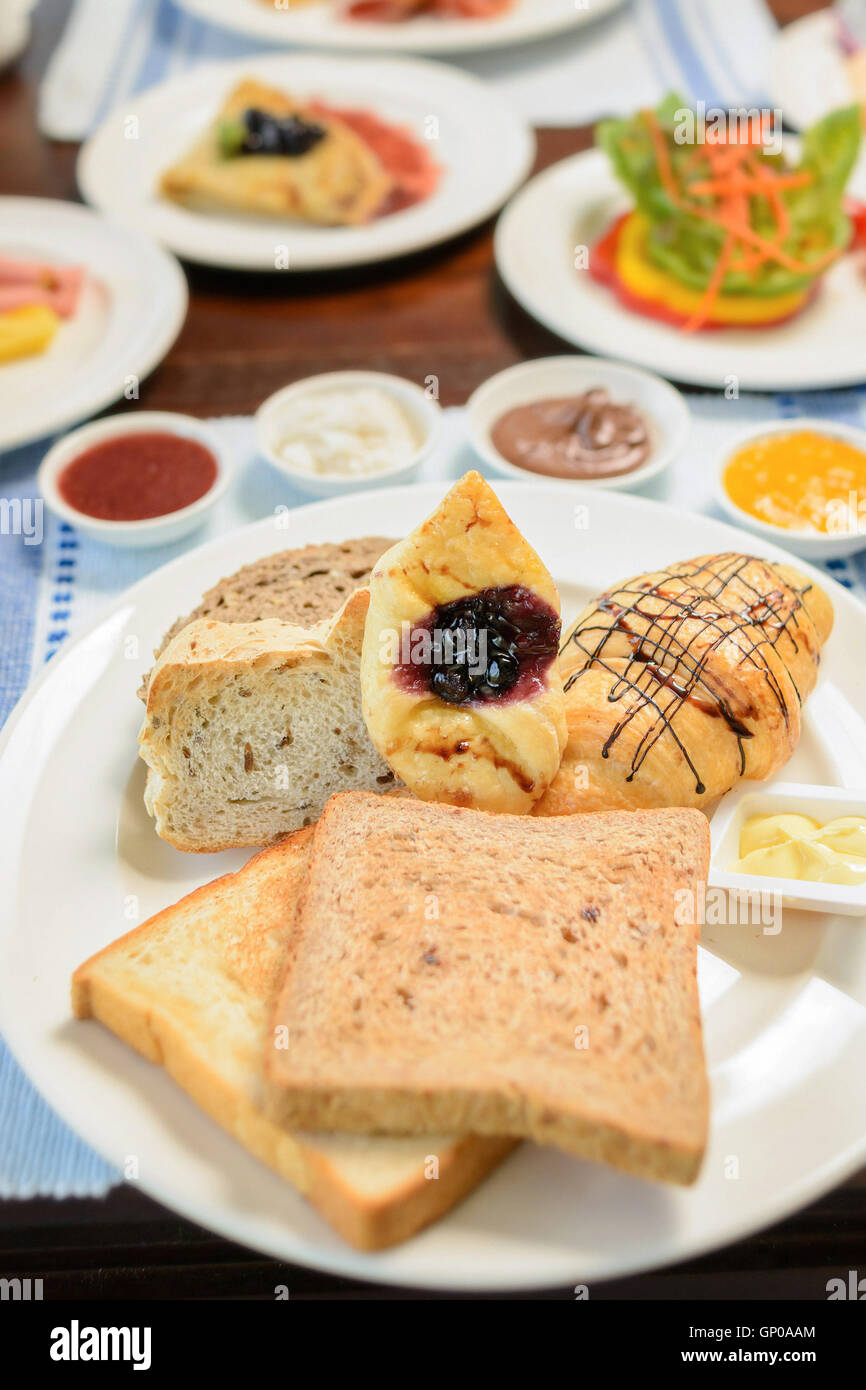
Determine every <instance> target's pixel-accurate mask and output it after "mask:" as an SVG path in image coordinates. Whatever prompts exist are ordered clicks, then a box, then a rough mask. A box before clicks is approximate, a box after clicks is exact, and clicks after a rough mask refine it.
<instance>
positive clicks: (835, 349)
mask: <svg viewBox="0 0 866 1390" xmlns="http://www.w3.org/2000/svg"><path fill="white" fill-rule="evenodd" d="M630 206H631V203H630V199H629V197H628V194H627V193H626V192H625V190H624V189H623V188H622V186H621V185H620V183H619V182H618V181H617V179H616V177H615V176H614V174H613V171H612V170H611V167H610V163H609V161H608V159H607V156H606V155H605V154H604V152H603V151H602V150H587V151H585V153H583V154H579V155H575V156H573V157H572V158H571V159H565V160H563V161H562V162H561V163H559V164H554V165H553V166H552V168H550V169H546V170H545V171H544V172H543V173H541V174H539V175H538V176H537V177H536V178H534V179H532V181H531V182H530V183H528V184H527V185H526V187H525V188H523V189H521V191H520V193H518V194H517V196H516V197H515V198H514V199H513V201H512V202H511V203H510V204H509V206H508V207H507V208H506V209H505V212H504V213H503V214H502V217H501V218H500V219H499V225H498V226H497V229H496V262H497V265H498V267H499V273H500V275H501V276H502V278H503V280H504V281H505V284H506V285H507V287H508V289H509V290H510V291H511V293H512V295H513V296H514V298H515V299H516V300H518V301H519V303H520V304H522V305H523V307H524V309H526V310H527V311H528V313H530V314H532V315H533V316H534V317H535V318H536V319H538V321H539V322H540V323H542V324H544V326H545V327H546V328H549V329H550V330H551V332H553V333H558V334H559V336H560V337H561V338H564V339H565V341H566V342H569V343H574V344H575V345H576V346H577V347H582V348H585V349H586V350H587V351H588V352H594V353H597V354H598V355H599V356H600V357H604V356H611V357H620V358H624V359H625V360H627V361H629V362H634V363H635V365H636V366H639V367H647V368H649V369H650V370H651V371H654V372H661V373H662V375H663V376H667V377H670V378H671V379H672V380H673V381H684V382H691V383H694V384H696V385H699V386H712V387H722V388H724V387H726V386H728V385H729V384H732V383H736V384H737V385H738V386H739V388H740V389H742V390H746V391H795V390H800V391H803V390H811V389H821V388H824V387H831V386H851V385H855V384H857V383H859V382H862V381H866V333H864V331H863V324H864V322H866V281H864V278H863V274H862V270H861V269H860V258H859V257H858V256H855V255H849V256H844V257H843V258H842V260H841V261H840V262H839V263H838V264H837V265H835V266H834V267H833V268H832V270H830V271H829V272H828V274H827V275H825V276H824V278H823V284H822V286H821V291H820V293H819V294H818V296H817V297H816V299H815V302H814V303H813V304H811V305H810V306H809V307H808V308H807V309H805V310H804V311H803V312H802V313H801V314H799V315H798V316H797V317H796V318H794V319H792V320H791V322H790V323H784V324H779V325H778V326H777V327H775V328H767V329H757V328H752V329H734V328H730V329H728V328H726V329H717V330H714V331H712V332H707V333H691V334H684V333H682V332H681V331H680V330H679V329H677V328H673V327H670V326H668V325H667V324H663V323H658V322H657V321H655V320H653V319H650V318H646V317H644V316H643V315H641V314H634V313H631V312H630V311H629V310H628V309H625V308H623V307H622V305H621V304H620V303H619V302H618V300H617V299H616V297H615V295H614V294H613V292H612V290H610V289H608V288H607V287H606V286H605V285H600V284H598V283H597V281H595V280H593V278H592V276H591V275H590V273H589V271H588V270H575V269H574V256H575V249H576V248H577V247H588V248H591V247H592V245H593V243H594V242H595V241H597V240H598V238H599V236H600V235H601V234H602V233H603V232H604V230H605V228H606V227H608V226H609V225H610V223H611V222H612V220H613V219H614V218H615V217H616V216H618V215H619V214H620V213H622V212H624V211H626V210H627V209H628V208H629V207H630Z"/></svg>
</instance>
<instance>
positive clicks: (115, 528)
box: [37, 410, 231, 549]
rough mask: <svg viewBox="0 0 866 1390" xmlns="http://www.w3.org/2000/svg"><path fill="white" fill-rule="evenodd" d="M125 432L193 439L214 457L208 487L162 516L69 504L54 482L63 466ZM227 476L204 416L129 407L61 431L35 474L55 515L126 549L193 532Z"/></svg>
mask: <svg viewBox="0 0 866 1390" xmlns="http://www.w3.org/2000/svg"><path fill="white" fill-rule="evenodd" d="M125 434H175V435H179V436H180V437H181V438H183V439H194V440H195V441H196V443H197V444H201V445H203V446H204V448H205V449H208V450H209V451H210V452H211V453H212V454H213V456H214V458H215V459H216V465H217V475H216V478H215V479H214V481H213V483H212V484H211V486H210V487H209V488H208V490H207V492H206V493H204V495H203V496H202V497H199V498H198V499H197V500H196V501H195V502H191V503H190V505H189V506H188V507H181V508H179V510H178V511H175V512H166V513H165V515H164V516H153V517H146V518H144V519H143V520H142V521H105V520H103V519H102V518H100V517H95V516H88V515H87V513H86V512H80V511H78V509H77V508H76V507H71V506H70V505H69V503H68V502H67V501H65V499H64V498H63V497H62V496H61V494H60V489H59V487H58V479H59V477H60V474H61V473H62V472H63V470H64V468H66V467H67V465H68V464H70V463H72V461H73V460H74V459H76V458H79V457H80V455H81V454H83V453H85V452H86V451H87V450H88V449H91V448H93V446H94V445H95V444H102V443H104V442H105V441H106V440H107V439H118V438H122V436H123V435H125ZM230 480H231V470H230V467H229V462H228V459H227V457H226V452H225V449H224V447H223V445H222V443H221V442H220V440H219V438H218V437H217V436H216V435H215V434H214V433H213V432H212V431H211V430H210V429H209V428H208V426H207V425H206V424H205V423H204V422H203V421H201V420H196V419H195V418H194V416H192V415H176V414H175V413H174V412H173V411H170V410H133V411H130V412H129V413H128V414H126V415H109V416H107V418H106V419H104V420H94V421H93V422H92V423H91V424H89V425H82V426H81V427H80V429H77V430H73V431H72V433H71V434H67V435H64V436H63V438H62V439H59V440H58V441H57V443H56V444H54V445H53V446H52V448H51V449H49V451H48V453H47V454H46V455H45V457H44V459H43V460H42V463H41V464H40V467H39V472H38V474H37V483H38V486H39V491H40V492H41V493H42V496H43V498H44V499H45V505H46V506H47V507H48V508H49V509H50V510H51V511H52V512H54V513H55V515H56V516H59V517H62V519H63V520H64V521H68V522H69V523H70V525H72V526H74V527H75V528H76V529H77V530H79V531H83V532H84V534H85V535H87V536H92V537H93V539H94V540H97V541H104V542H105V543H106V544H107V545H117V546H122V547H124V548H130V549H138V548H143V547H145V546H151V545H167V544H168V543H169V542H171V541H176V540H179V539H180V538H181V536H186V535H188V533H189V532H190V531H194V530H195V528H196V527H197V526H200V525H201V524H202V522H203V521H204V520H205V519H206V517H207V514H208V512H209V511H210V509H211V508H212V507H213V505H214V503H215V502H216V501H218V499H219V498H220V497H221V496H222V494H223V493H224V492H225V490H226V488H227V487H228V485H229V482H230Z"/></svg>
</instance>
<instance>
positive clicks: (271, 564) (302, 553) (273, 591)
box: [138, 536, 394, 700]
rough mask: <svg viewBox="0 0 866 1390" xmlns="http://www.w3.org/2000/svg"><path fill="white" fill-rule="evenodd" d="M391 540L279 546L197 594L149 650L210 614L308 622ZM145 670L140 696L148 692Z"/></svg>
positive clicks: (328, 612)
mask: <svg viewBox="0 0 866 1390" xmlns="http://www.w3.org/2000/svg"><path fill="white" fill-rule="evenodd" d="M393 544H394V542H393V541H389V540H386V539H385V538H384V537H383V536H362V537H360V538H359V539H358V540H351V541H341V542H340V543H339V544H336V545H335V544H332V543H331V542H329V541H324V542H322V543H321V544H319V545H305V546H302V547H301V548H300V549H299V550H280V551H278V552H277V554H276V555H266V556H265V558H264V559H263V560H256V561H254V563H253V564H251V565H243V566H242V567H241V569H239V570H236V571H235V573H234V574H230V575H228V576H227V577H226V578H225V579H221V580H220V582H219V583H218V584H215V585H214V586H213V588H212V589H208V591H207V593H206V594H203V595H202V600H201V603H199V604H198V606H197V607H196V608H194V609H193V610H192V612H191V613H187V614H186V616H185V617H182V618H178V619H177V620H176V621H175V622H174V623H172V625H171V627H170V628H169V630H168V632H167V633H166V634H165V636H164V637H163V639H162V641H161V642H160V644H159V646H158V647H157V648H156V650H155V652H154V658H155V659H157V658H159V657H160V656H161V655H162V653H163V652H164V651H165V649H166V647H167V646H168V644H169V642H171V641H173V640H174V638H175V637H176V636H177V634H178V633H179V632H182V631H183V629H184V628H185V627H188V625H189V624H190V623H194V622H197V621H198V619H199V618H212V619H213V620H214V621H215V622H220V623H260V622H262V621H263V620H264V619H267V618H275V619H279V620H280V621H281V622H284V623H296V624H297V625H298V627H312V626H313V625H314V624H315V623H320V622H322V621H323V620H324V619H326V618H332V617H333V616H334V614H335V613H336V612H337V611H338V610H339V609H340V608H341V607H342V605H343V604H344V603H345V602H346V599H347V598H348V596H349V594H351V593H352V591H353V589H360V588H363V587H364V585H365V584H366V583H367V580H368V579H369V578H370V572H371V570H372V568H373V566H374V565H375V563H376V561H377V560H378V559H379V557H380V556H381V555H384V553H385V551H386V550H387V549H388V548H389V546H392V545H393ZM148 679H149V676H145V677H144V681H143V684H142V687H141V689H140V690H139V692H138V693H139V696H140V697H141V699H142V700H144V699H145V697H146V695H147V682H148Z"/></svg>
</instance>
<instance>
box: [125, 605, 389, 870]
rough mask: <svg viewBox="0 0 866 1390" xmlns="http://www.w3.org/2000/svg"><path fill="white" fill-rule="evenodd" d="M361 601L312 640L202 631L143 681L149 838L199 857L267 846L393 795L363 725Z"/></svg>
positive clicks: (193, 627)
mask: <svg viewBox="0 0 866 1390" xmlns="http://www.w3.org/2000/svg"><path fill="white" fill-rule="evenodd" d="M368 603H369V594H368V591H367V590H366V589H358V590H357V591H356V592H355V593H353V594H351V595H350V596H349V598H348V599H347V600H346V602H345V604H344V605H343V607H342V609H341V610H340V612H339V613H338V614H337V615H336V617H334V618H333V619H332V620H331V621H330V622H324V623H320V624H318V625H317V626H315V627H312V628H309V629H307V628H301V627H295V626H294V625H292V624H290V623H282V622H278V621H272V620H271V621H268V620H265V621H263V622H259V623H217V622H211V621H209V620H208V619H200V620H199V621H197V622H194V623H191V624H190V625H189V626H188V627H185V628H184V629H183V631H182V632H180V633H179V634H178V636H177V637H176V638H175V639H174V640H173V641H172V642H171V643H170V644H169V646H168V647H167V648H166V650H165V651H164V652H163V654H162V656H161V657H160V659H159V661H158V662H157V663H156V665H155V667H154V669H153V672H152V674H151V678H150V683H149V686H148V692H147V702H146V706H145V717H144V723H143V725H142V728H141V732H140V734H139V752H140V755H141V757H142V758H143V759H144V761H145V762H146V763H147V765H148V768H149V769H150V772H149V775H148V780H147V789H146V793H145V804H146V806H147V809H148V811H149V812H150V814H151V815H152V816H153V817H154V819H155V821H156V829H157V833H158V834H159V835H161V836H162V838H163V839H164V840H168V841H169V843H170V844H173V845H174V846H175V847H176V848H177V849H182V850H188V851H193V852H196V853H209V852H211V851H214V850H223V849H231V848H242V847H246V846H261V845H268V844H272V843H273V842H274V841H275V840H277V839H279V838H281V837H282V836H283V835H287V834H289V833H291V832H292V831H294V830H299V829H300V828H301V827H302V826H304V825H309V824H311V823H312V822H313V821H314V820H316V819H317V817H318V816H319V814H320V812H321V810H322V807H323V806H324V804H325V802H326V801H327V799H328V797H329V796H330V795H331V794H332V793H333V792H336V791H346V790H350V789H357V788H364V789H369V790H379V791H385V790H387V789H388V788H389V787H393V786H394V784H395V778H394V775H393V773H392V772H391V770H390V769H389V767H388V765H387V764H386V763H385V762H384V761H383V760H382V759H381V758H380V757H379V755H378V753H377V752H376V750H375V749H374V747H373V745H372V743H371V742H370V738H369V735H368V733H367V729H366V726H365V724H364V719H363V715H362V713H361V690H360V677H359V669H360V659H361V644H362V642H363V635H364V622H365V618H366V614H367V605H368Z"/></svg>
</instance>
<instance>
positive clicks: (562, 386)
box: [467, 355, 691, 491]
mask: <svg viewBox="0 0 866 1390" xmlns="http://www.w3.org/2000/svg"><path fill="white" fill-rule="evenodd" d="M594 386H602V387H604V388H605V389H606V390H607V391H609V392H610V395H611V398H612V399H613V400H614V401H615V402H617V404H623V405H625V404H628V405H633V406H635V407H636V409H638V410H640V411H641V412H642V414H643V415H644V416H645V418H646V421H647V426H648V430H649V436H650V456H649V458H648V459H647V461H646V463H642V464H641V466H640V467H639V468H635V469H633V470H632V471H631V472H630V473H621V474H619V476H618V477H613V478H598V479H594V478H572V479H568V478H553V477H549V476H548V475H547V474H545V473H535V472H533V471H532V470H531V469H528V468H520V467H519V466H518V465H517V464H515V463H511V461H510V460H509V459H506V458H503V456H502V454H500V452H499V450H498V449H497V448H496V447H495V446H494V443H493V439H492V431H493V428H494V426H495V424H496V422H497V420H499V419H501V417H502V416H503V415H504V414H505V413H506V411H508V410H513V409H514V408H515V407H516V406H520V405H530V404H531V403H532V402H533V401H540V400H544V399H545V397H556V396H576V395H578V394H580V393H581V392H583V391H588V390H590V389H591V388H592V387H594ZM467 411H468V416H469V439H470V442H471V444H472V447H473V449H474V450H475V452H476V454H478V456H479V457H480V458H482V459H483V460H484V462H485V463H488V464H489V465H490V466H491V468H495V469H496V470H497V472H499V473H507V474H508V475H509V477H512V478H520V479H521V480H522V481H523V482H524V483H525V482H527V481H528V480H530V479H531V480H533V481H537V482H538V483H539V484H545V483H557V484H559V485H560V486H561V485H562V484H563V483H565V484H567V485H568V486H570V487H574V488H587V487H603V488H610V489H613V490H615V491H623V490H626V489H630V488H636V487H640V486H641V484H642V483H646V482H648V481H649V480H650V478H655V477H656V476H657V475H658V474H659V473H662V472H663V471H664V470H665V469H666V468H668V467H669V466H670V464H672V463H673V462H674V461H675V459H677V458H678V457H679V456H680V455H681V454H682V452H683V450H684V449H685V447H686V445H687V443H688V439H689V434H690V433H691V414H690V412H689V408H688V406H687V405H686V402H685V398H684V397H683V396H682V395H681V393H680V392H679V391H678V390H677V389H676V387H675V386H671V385H670V383H669V382H667V381H663V380H662V378H661V377H659V376H654V375H653V373H652V372H644V371H641V370H640V368H638V367H627V366H625V365H624V364H623V363H622V362H612V361H610V360H608V359H607V358H604V357H574V356H567V355H564V356H562V357H540V358H537V359H535V360H534V361H531V362H519V363H518V364H517V365H516V366H514V367H508V368H506V370H505V371H504V372H497V374H496V376H492V377H490V379H489V381H485V382H483V384H482V385H481V386H479V387H478V389H477V390H476V391H474V392H473V394H472V395H471V396H470V398H469V403H468V406H467Z"/></svg>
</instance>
